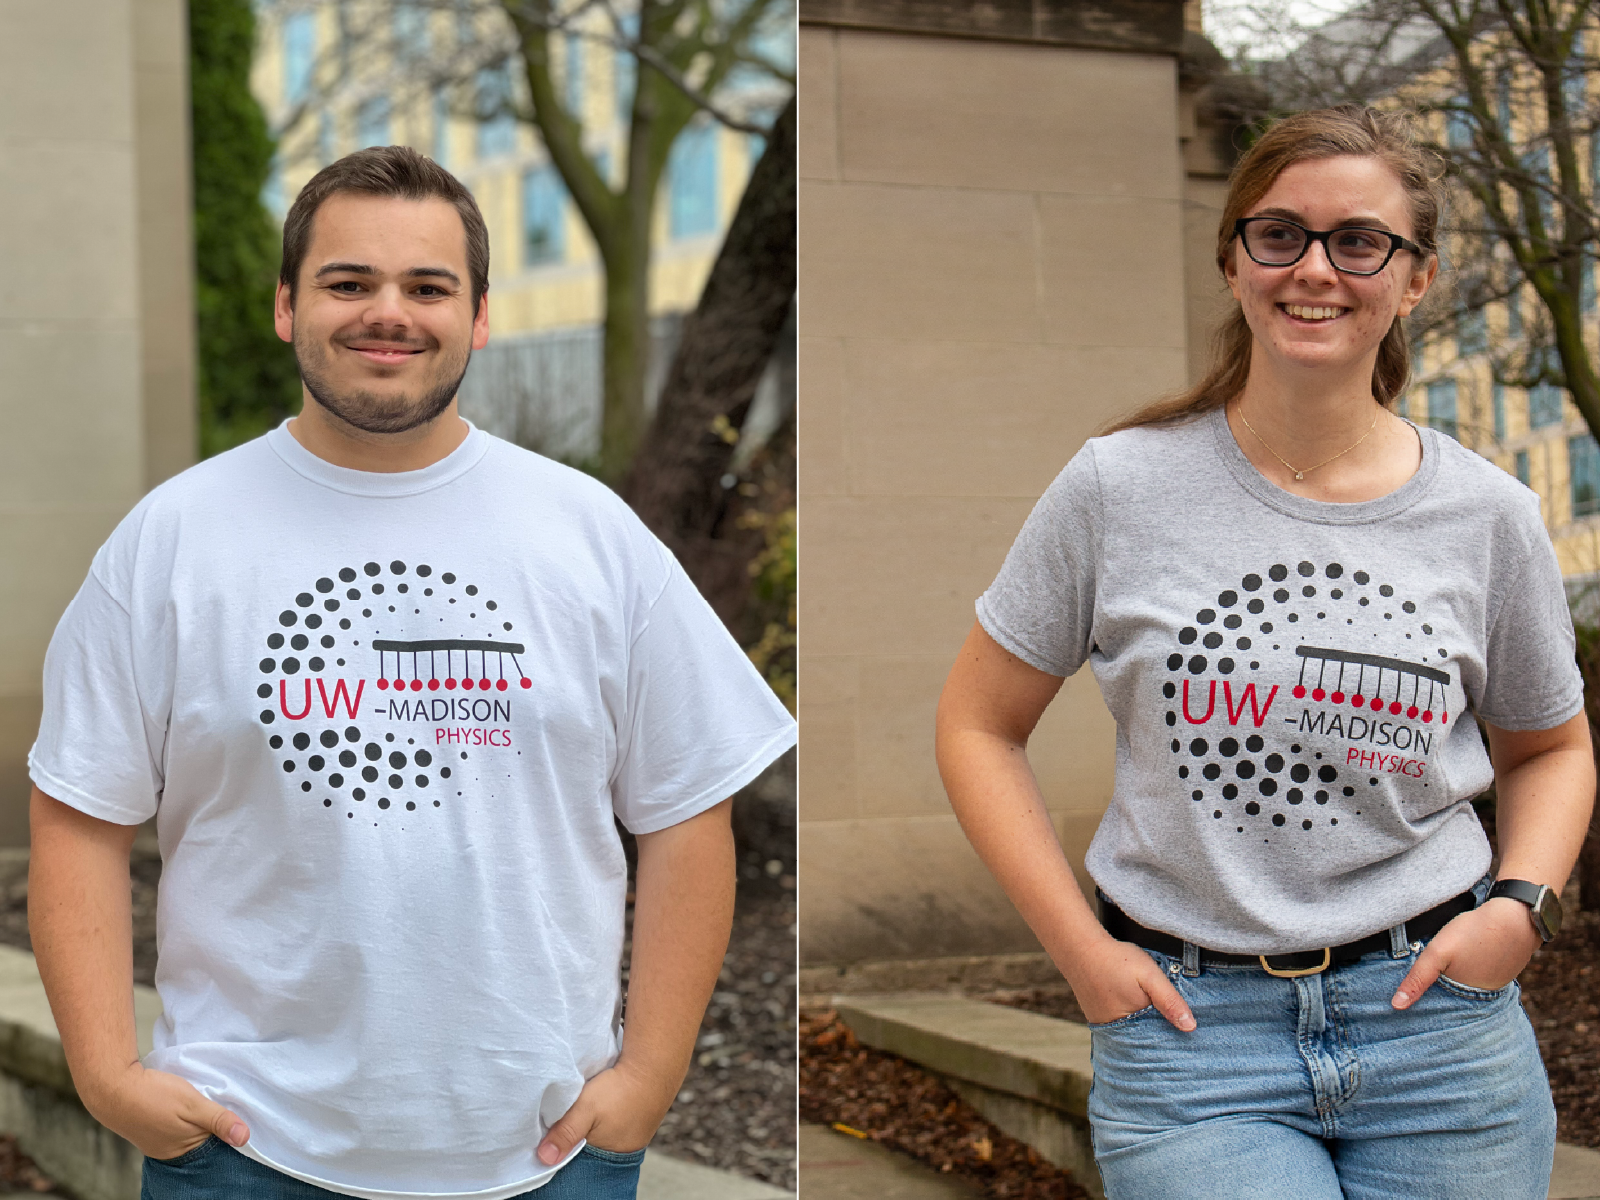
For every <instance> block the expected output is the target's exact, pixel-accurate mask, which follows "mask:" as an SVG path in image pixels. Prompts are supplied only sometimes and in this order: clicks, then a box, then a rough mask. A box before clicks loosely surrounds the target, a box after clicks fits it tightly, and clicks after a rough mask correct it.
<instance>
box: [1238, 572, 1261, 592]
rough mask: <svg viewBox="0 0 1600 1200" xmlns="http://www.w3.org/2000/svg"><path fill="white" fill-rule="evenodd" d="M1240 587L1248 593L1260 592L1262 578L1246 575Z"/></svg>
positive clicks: (1240, 582)
mask: <svg viewBox="0 0 1600 1200" xmlns="http://www.w3.org/2000/svg"><path fill="white" fill-rule="evenodd" d="M1239 586H1240V587H1242V588H1244V590H1245V591H1247V592H1254V591H1258V590H1260V587H1261V576H1259V575H1256V574H1250V575H1246V576H1245V577H1244V578H1243V579H1241V580H1240V581H1239Z"/></svg>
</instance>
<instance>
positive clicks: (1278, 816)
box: [1272, 813, 1283, 825]
mask: <svg viewBox="0 0 1600 1200" xmlns="http://www.w3.org/2000/svg"><path fill="white" fill-rule="evenodd" d="M1272 823H1273V824H1274V825H1282V824H1283V814H1282V813H1273V814H1272Z"/></svg>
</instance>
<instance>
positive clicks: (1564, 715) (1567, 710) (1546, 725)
mask: <svg viewBox="0 0 1600 1200" xmlns="http://www.w3.org/2000/svg"><path fill="white" fill-rule="evenodd" d="M1582 711H1583V697H1582V696H1581V695H1580V696H1578V697H1577V698H1576V699H1574V700H1569V701H1567V703H1565V704H1563V705H1562V706H1561V707H1560V708H1553V709H1551V710H1550V711H1549V713H1547V714H1544V715H1541V716H1537V717H1512V718H1509V719H1507V718H1502V717H1496V716H1495V715H1494V714H1493V713H1486V712H1484V711H1483V710H1482V709H1479V710H1478V716H1480V717H1482V718H1483V719H1484V720H1485V721H1486V722H1488V723H1489V724H1490V725H1493V726H1495V728H1497V729H1504V730H1506V731H1508V732H1510V733H1526V732H1529V731H1531V730H1536V729H1554V728H1556V726H1558V725H1565V724H1566V723H1567V722H1568V721H1570V720H1572V718H1573V717H1575V716H1577V715H1578V714H1579V713H1581V712H1582Z"/></svg>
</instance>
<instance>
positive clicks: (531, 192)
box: [522, 164, 567, 267]
mask: <svg viewBox="0 0 1600 1200" xmlns="http://www.w3.org/2000/svg"><path fill="white" fill-rule="evenodd" d="M566 195H567V193H566V189H565V188H564V187H563V186H562V184H561V177H560V176H559V175H557V174H556V171H555V168H554V167H552V166H549V165H548V164H546V165H545V166H542V167H535V168H533V169H532V170H531V171H528V172H526V173H524V174H523V176H522V261H523V265H525V266H529V267H537V266H540V265H542V264H544V263H558V262H560V261H561V260H562V259H563V258H564V257H565V256H566V238H565V236H564V234H565V233H566V219H565V218H566Z"/></svg>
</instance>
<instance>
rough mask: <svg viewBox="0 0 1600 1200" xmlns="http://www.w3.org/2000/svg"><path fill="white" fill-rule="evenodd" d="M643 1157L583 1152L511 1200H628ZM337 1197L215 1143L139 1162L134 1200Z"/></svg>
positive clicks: (639, 1152) (635, 1186) (638, 1152)
mask: <svg viewBox="0 0 1600 1200" xmlns="http://www.w3.org/2000/svg"><path fill="white" fill-rule="evenodd" d="M643 1161H644V1151H643V1150H635V1151H633V1152H632V1153H630V1154H621V1153H618V1152H617V1151H615V1150H601V1149H600V1148H599V1147H598V1146H585V1147H584V1148H583V1149H582V1150H580V1151H578V1155H577V1157H576V1158H574V1159H573V1160H572V1161H571V1162H569V1163H568V1164H567V1165H566V1166H564V1167H562V1168H561V1170H559V1171H557V1172H556V1173H555V1176H554V1177H553V1178H552V1179H551V1180H550V1182H548V1183H546V1184H545V1185H544V1186H542V1187H538V1188H535V1189H534V1190H533V1191H531V1192H524V1193H522V1195H520V1196H516V1197H513V1200H634V1198H635V1196H636V1195H637V1193H638V1190H639V1164H640V1163H642V1162H643ZM338 1195H339V1193H337V1192H330V1191H328V1190H327V1189H326V1188H319V1187H315V1186H313V1185H312V1184H309V1183H306V1182H304V1181H303V1180H299V1179H295V1178H294V1177H293V1176H291V1175H285V1174H283V1173H282V1172H279V1171H274V1170H273V1169H272V1168H271V1167H264V1166H262V1165H261V1164H260V1163H258V1162H257V1161H256V1160H255V1159H253V1158H247V1157H245V1156H244V1155H243V1154H240V1153H239V1152H238V1151H237V1150H235V1149H234V1148H233V1147H232V1146H230V1145H228V1143H227V1142H224V1141H222V1140H221V1139H219V1138H208V1139H207V1140H206V1141H204V1142H202V1143H201V1144H200V1145H198V1146H196V1147H195V1148H194V1149H193V1150H191V1151H189V1153H187V1154H185V1155H182V1156H181V1157H179V1158H168V1159H157V1158H147V1159H145V1160H144V1186H143V1188H142V1189H141V1191H140V1200H313V1197H322V1196H333V1197H335V1198H336V1200H337V1197H338Z"/></svg>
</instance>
